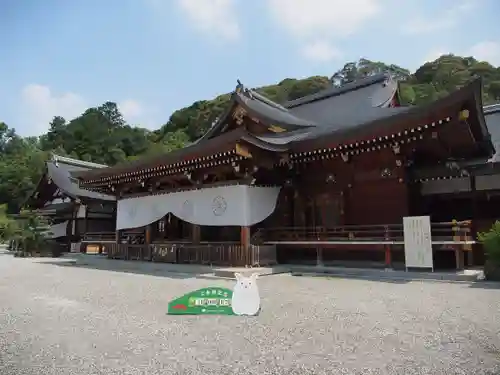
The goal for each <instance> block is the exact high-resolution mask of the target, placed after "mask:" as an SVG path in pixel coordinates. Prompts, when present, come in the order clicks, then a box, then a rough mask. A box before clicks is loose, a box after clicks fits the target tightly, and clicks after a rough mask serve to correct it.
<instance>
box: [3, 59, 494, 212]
mask: <svg viewBox="0 0 500 375" xmlns="http://www.w3.org/2000/svg"><path fill="white" fill-rule="evenodd" d="M386 71H387V72H390V73H391V74H392V75H393V76H394V77H395V78H396V79H398V80H400V95H401V98H402V100H403V102H404V103H406V104H409V105H418V104H424V103H428V102H430V101H433V100H435V99H438V98H440V97H443V96H445V95H447V94H448V93H449V92H452V91H454V90H456V89H457V88H459V87H461V86H462V85H464V84H465V83H466V82H467V81H468V80H470V79H471V77H475V76H481V77H482V78H483V84H484V90H483V102H484V104H485V105H486V104H491V103H494V102H496V101H500V67H494V66H492V65H491V64H489V63H487V62H482V61H477V60H475V59H474V58H473V57H460V56H454V55H444V56H441V57H440V58H438V59H437V60H435V61H432V62H429V63H426V64H424V65H422V66H421V67H420V68H418V69H417V70H416V71H415V72H414V73H413V74H411V73H410V71H408V70H407V69H404V68H402V67H399V66H397V65H388V64H385V63H383V62H377V61H370V60H367V59H361V60H360V61H357V62H349V63H346V64H345V65H344V67H343V68H342V69H340V70H339V71H337V72H335V73H333V74H332V75H331V76H330V77H328V76H314V77H309V78H306V79H293V78H287V79H284V80H282V81H281V82H279V83H278V84H275V85H269V86H264V87H260V88H256V90H257V91H258V92H260V93H261V94H263V95H265V96H267V97H268V98H270V99H272V100H274V101H276V102H279V103H283V102H285V101H288V100H293V99H297V98H300V97H303V96H305V95H309V94H313V93H316V92H318V91H321V90H323V89H325V88H327V87H330V86H331V85H332V84H333V85H338V86H340V85H343V84H345V83H347V82H351V81H353V80H356V79H357V78H359V77H363V76H366V75H373V74H376V73H380V72H386ZM229 96H230V94H224V95H221V96H218V97H216V98H214V99H211V100H201V101H197V102H195V103H193V104H192V105H191V106H189V107H186V108H182V109H179V110H177V111H175V112H174V113H173V114H172V116H171V117H170V119H169V120H168V122H167V123H166V124H164V125H162V126H161V127H160V128H159V129H158V130H155V131H150V130H147V129H144V128H141V127H134V126H131V125H129V124H127V123H126V122H125V121H124V119H123V116H122V115H121V113H120V112H119V110H118V107H117V105H116V103H113V102H107V103H104V104H103V105H101V106H99V107H95V108H89V109H87V110H86V111H85V112H84V113H83V114H82V115H80V116H78V117H77V118H74V119H71V120H69V121H67V119H64V118H62V117H60V116H56V117H54V118H53V120H52V121H51V123H50V124H49V131H48V132H47V133H46V134H44V135H42V136H41V137H28V138H22V137H19V136H18V135H17V134H16V133H15V130H14V129H10V128H9V127H8V126H7V124H5V123H1V122H0V205H1V204H3V203H7V204H8V208H9V211H15V210H17V209H18V208H19V206H20V205H21V204H22V202H23V200H24V198H25V197H26V195H27V194H28V193H29V192H30V191H31V190H32V189H33V187H34V184H35V183H36V181H37V180H38V178H39V175H40V172H41V171H42V167H43V161H44V160H46V158H47V156H48V154H49V153H50V152H55V153H57V154H60V155H65V156H70V157H73V158H77V159H82V160H87V161H93V162H96V163H104V164H108V165H114V164H116V163H120V162H124V161H126V160H132V159H136V158H139V157H143V156H145V155H151V154H158V153H163V152H167V151H170V150H173V149H176V148H179V147H183V146H184V145H185V144H186V143H188V142H190V141H194V140H195V139H197V138H198V137H200V136H201V135H202V134H203V133H204V132H205V131H206V130H207V129H208V128H209V126H210V124H211V123H212V122H213V121H214V120H215V119H216V118H217V117H218V116H220V115H221V113H222V112H223V110H224V108H225V106H226V103H227V102H228V100H229Z"/></svg>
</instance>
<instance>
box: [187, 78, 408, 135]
mask: <svg viewBox="0 0 500 375" xmlns="http://www.w3.org/2000/svg"><path fill="white" fill-rule="evenodd" d="M397 91H398V84H397V82H396V81H394V80H393V79H392V77H391V76H390V74H386V73H382V74H377V75H374V76H370V77H366V78H362V79H359V80H357V81H355V82H352V83H348V84H346V85H344V86H342V87H334V86H332V87H331V88H329V89H326V90H322V91H320V92H318V93H316V94H312V95H308V96H305V97H303V98H299V99H296V100H293V101H289V102H287V103H285V104H283V105H280V104H278V103H275V102H273V101H272V100H270V99H268V98H266V97H264V96H263V95H261V94H259V93H258V92H256V91H255V90H252V89H248V88H246V87H245V86H244V85H243V84H242V83H241V82H239V81H238V86H237V87H236V89H235V91H234V92H233V94H232V96H231V103H230V105H229V108H228V110H227V111H226V112H225V113H224V114H223V116H221V117H220V118H219V120H218V121H217V122H216V123H215V124H214V125H213V126H212V127H211V128H210V130H209V131H208V132H207V133H206V134H205V135H204V136H203V137H201V138H200V139H199V140H198V141H196V142H195V143H200V142H203V141H204V140H206V139H209V138H212V137H214V136H217V135H218V134H220V132H221V131H222V130H223V127H224V125H225V123H226V122H227V120H228V118H229V116H230V115H231V113H232V111H233V109H234V108H235V107H236V105H240V106H241V107H243V108H244V109H245V110H246V111H247V112H248V113H249V114H250V115H251V116H253V117H257V118H259V120H261V121H263V122H265V123H266V124H267V125H279V126H280V127H282V128H284V129H285V130H286V131H288V132H290V131H297V130H300V129H303V130H304V133H305V132H308V131H309V130H310V129H309V128H322V129H324V130H321V131H315V132H313V133H318V134H323V133H325V132H329V131H335V130H338V129H340V128H346V127H351V126H354V125H358V124H360V123H362V122H366V121H371V120H375V119H377V118H382V117H384V116H388V115H391V114H393V113H399V112H403V111H405V108H404V107H403V108H387V107H388V106H389V105H390V104H391V103H392V100H393V98H394V96H395V95H396V94H397ZM280 136H283V137H288V134H287V133H285V132H284V133H281V134H280ZM280 136H277V137H275V136H271V138H272V139H277V138H280Z"/></svg>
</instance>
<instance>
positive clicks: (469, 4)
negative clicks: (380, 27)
mask: <svg viewBox="0 0 500 375" xmlns="http://www.w3.org/2000/svg"><path fill="white" fill-rule="evenodd" d="M475 7H476V1H475V0H463V1H462V2H460V3H458V4H457V5H455V6H453V7H451V8H450V9H448V10H446V11H445V12H444V13H442V14H438V15H427V16H426V15H418V16H416V17H415V18H413V19H412V20H410V21H409V22H406V23H405V24H404V26H403V31H404V32H405V33H406V34H412V35H417V34H430V33H436V32H438V31H442V30H448V29H451V28H453V27H455V26H458V25H459V24H460V23H461V21H462V19H463V17H464V16H465V15H467V13H468V12H470V11H472V10H473V9H474V8H475Z"/></svg>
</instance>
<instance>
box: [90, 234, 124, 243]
mask: <svg viewBox="0 0 500 375" xmlns="http://www.w3.org/2000/svg"><path fill="white" fill-rule="evenodd" d="M82 242H95V243H97V242H116V233H115V232H88V233H85V234H84V235H83V241H82Z"/></svg>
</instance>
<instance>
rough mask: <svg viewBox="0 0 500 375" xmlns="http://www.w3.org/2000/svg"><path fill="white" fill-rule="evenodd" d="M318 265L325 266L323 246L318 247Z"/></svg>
mask: <svg viewBox="0 0 500 375" xmlns="http://www.w3.org/2000/svg"><path fill="white" fill-rule="evenodd" d="M316 266H317V267H323V248H322V247H321V246H319V247H317V248H316Z"/></svg>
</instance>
